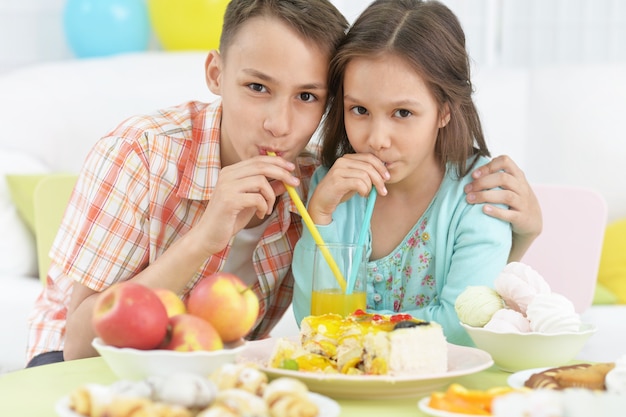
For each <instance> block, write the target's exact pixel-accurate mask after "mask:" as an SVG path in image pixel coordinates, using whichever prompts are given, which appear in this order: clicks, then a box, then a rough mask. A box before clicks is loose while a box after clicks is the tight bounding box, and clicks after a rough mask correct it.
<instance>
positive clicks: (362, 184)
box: [308, 153, 389, 224]
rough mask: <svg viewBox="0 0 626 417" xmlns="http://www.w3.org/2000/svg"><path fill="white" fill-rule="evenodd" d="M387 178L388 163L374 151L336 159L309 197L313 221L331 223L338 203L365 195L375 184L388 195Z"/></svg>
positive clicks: (383, 193) (379, 191)
mask: <svg viewBox="0 0 626 417" xmlns="http://www.w3.org/2000/svg"><path fill="white" fill-rule="evenodd" d="M388 179H389V172H388V171H387V168H385V164H384V163H383V162H382V161H381V160H380V159H378V158H377V157H375V156H374V155H372V154H369V153H356V154H346V155H344V156H343V157H341V158H339V159H337V161H335V163H334V164H333V166H332V167H331V168H330V170H329V171H328V174H326V176H325V177H324V178H323V179H322V181H320V183H319V184H318V185H317V188H316V189H315V192H314V193H313V195H312V196H311V200H310V201H309V206H308V211H309V214H310V215H311V218H312V219H313V222H315V223H316V224H329V223H330V222H331V221H332V214H333V212H334V211H335V209H336V208H337V206H338V205H339V203H342V202H344V201H346V200H348V199H350V198H351V197H352V196H353V195H354V194H355V193H358V194H360V195H361V196H363V197H366V196H367V195H368V194H369V192H370V190H371V189H372V187H373V186H374V187H376V190H377V191H378V193H379V194H381V195H386V194H387V189H386V188H385V181H386V180H388Z"/></svg>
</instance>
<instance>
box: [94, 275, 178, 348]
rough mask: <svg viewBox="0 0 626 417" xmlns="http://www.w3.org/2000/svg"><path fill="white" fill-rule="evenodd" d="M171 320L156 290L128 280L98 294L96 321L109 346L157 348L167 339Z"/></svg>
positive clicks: (96, 326) (99, 335) (100, 333)
mask: <svg viewBox="0 0 626 417" xmlns="http://www.w3.org/2000/svg"><path fill="white" fill-rule="evenodd" d="M168 320H169V319H168V317H167V311H166V310H165V306H164V305H163V303H162V302H161V299H160V298H159V297H158V296H157V295H156V294H155V293H154V291H152V289H150V288H148V287H146V286H144V285H141V284H137V283H134V282H130V281H126V282H121V283H117V284H113V285H112V286H111V287H110V288H109V289H107V290H105V291H104V292H102V293H101V294H100V295H99V296H98V299H97V300H96V303H95V305H94V310H93V317H92V324H93V327H94V330H95V332H96V334H97V335H98V337H100V338H101V339H102V341H103V342H104V343H106V344H108V345H111V346H117V347H131V348H135V349H154V348H156V347H157V346H159V344H160V343H161V342H162V341H163V339H164V338H165V335H166V333H167V326H168Z"/></svg>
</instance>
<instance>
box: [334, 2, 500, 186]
mask: <svg viewBox="0 0 626 417" xmlns="http://www.w3.org/2000/svg"><path fill="white" fill-rule="evenodd" d="M383 54H394V55H396V56H398V57H401V58H402V59H405V60H406V61H407V62H408V63H409V64H410V65H411V66H412V67H413V68H414V69H415V71H416V72H417V73H418V74H419V75H420V76H421V77H422V78H423V79H424V81H425V82H426V85H427V86H428V88H429V89H430V92H431V94H432V95H433V97H434V98H435V100H436V101H437V104H438V106H439V111H440V113H441V111H442V110H443V108H444V106H445V105H446V104H447V105H448V106H449V109H450V121H449V123H448V124H447V125H446V126H445V127H443V128H441V129H439V133H438V136H437V142H436V145H435V152H436V153H437V155H438V157H439V160H440V163H441V164H442V166H445V165H446V164H447V163H448V162H451V163H453V164H455V166H456V170H457V174H458V175H460V176H464V175H466V174H467V173H468V172H469V170H470V169H471V168H472V166H473V163H472V164H470V166H467V163H466V162H467V160H468V158H469V157H470V156H472V155H475V156H479V155H484V156H489V150H488V149H487V144H486V142H485V138H484V135H483V130H482V126H481V123H480V118H479V116H478V111H477V110H476V107H475V105H474V102H473V100H472V93H473V87H472V82H471V80H470V62H469V56H468V54H467V51H466V49H465V34H464V33H463V29H462V28H461V24H460V23H459V20H458V19H457V17H456V16H455V15H454V13H452V11H451V10H450V9H448V8H447V7H446V6H444V5H443V4H441V3H439V2H437V1H420V0H378V1H375V2H374V3H372V4H371V5H370V6H369V7H368V8H367V9H366V10H365V11H364V12H363V13H362V14H361V16H359V18H358V19H357V20H356V22H355V23H354V25H353V26H352V28H351V29H350V30H349V31H348V34H347V35H346V37H345V38H344V39H343V41H342V42H341V43H340V44H339V47H338V51H337V53H336V55H335V57H334V58H333V59H332V60H331V64H330V73H329V85H328V87H329V91H330V94H331V98H330V106H329V110H328V113H327V115H326V117H325V119H324V122H323V128H322V164H323V165H325V166H327V167H329V166H331V165H332V164H333V163H334V162H335V160H337V158H339V157H341V156H342V155H344V154H346V153H353V152H354V150H353V149H352V147H351V146H350V142H349V141H348V136H347V134H346V129H345V126H344V106H343V95H344V92H343V78H344V73H345V70H346V66H347V65H348V63H349V62H350V61H351V60H353V59H354V58H357V57H364V58H368V57H376V56H378V55H383ZM372 88H376V86H372Z"/></svg>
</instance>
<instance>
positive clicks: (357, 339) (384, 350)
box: [269, 310, 448, 375]
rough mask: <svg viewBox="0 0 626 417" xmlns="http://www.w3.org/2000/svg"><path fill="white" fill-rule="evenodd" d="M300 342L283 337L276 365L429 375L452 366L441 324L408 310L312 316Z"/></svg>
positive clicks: (277, 348)
mask: <svg viewBox="0 0 626 417" xmlns="http://www.w3.org/2000/svg"><path fill="white" fill-rule="evenodd" d="M299 336H300V337H299V341H297V342H296V341H292V340H289V339H286V338H281V339H279V340H278V341H277V343H276V346H275V347H274V351H273V353H272V355H271V358H270V363H269V366H270V367H273V368H283V369H292V370H300V371H309V372H327V373H342V374H365V375H426V374H439V373H444V372H446V371H447V370H448V345H447V343H446V338H445V336H444V334H443V329H442V328H441V326H440V325H439V324H438V323H435V322H428V321H423V320H418V319H415V318H413V317H412V316H410V315H408V314H396V315H380V314H367V313H364V312H363V311H361V310H357V311H356V312H355V313H354V314H352V315H350V316H348V317H345V318H344V317H343V316H340V315H337V314H324V315H321V316H308V317H305V318H304V319H303V320H302V323H301V325H300V335H299Z"/></svg>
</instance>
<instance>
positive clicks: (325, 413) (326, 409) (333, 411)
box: [55, 392, 341, 417]
mask: <svg viewBox="0 0 626 417" xmlns="http://www.w3.org/2000/svg"><path fill="white" fill-rule="evenodd" d="M309 398H311V400H312V401H313V402H314V403H315V404H317V407H318V408H319V413H318V414H317V415H318V417H339V414H341V407H340V406H339V404H338V403H337V401H335V400H333V399H332V398H328V397H325V396H323V395H320V394H316V393H314V392H309ZM55 411H56V413H57V414H58V416H59V417H85V416H83V415H82V414H78V413H76V412H75V411H73V410H72V409H71V408H70V397H69V396H65V397H63V398H61V399H60V400H59V401H58V402H57V404H56V406H55Z"/></svg>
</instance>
